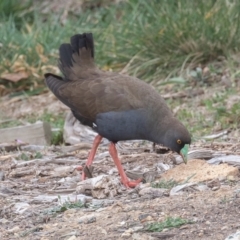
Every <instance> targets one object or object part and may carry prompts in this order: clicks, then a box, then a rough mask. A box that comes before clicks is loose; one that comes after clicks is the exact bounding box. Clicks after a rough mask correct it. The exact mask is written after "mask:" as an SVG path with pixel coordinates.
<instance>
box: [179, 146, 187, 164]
mask: <svg viewBox="0 0 240 240" xmlns="http://www.w3.org/2000/svg"><path fill="white" fill-rule="evenodd" d="M188 148H189V144H185V145H184V148H182V150H181V151H180V155H181V156H182V159H183V162H184V163H185V164H187V155H188Z"/></svg>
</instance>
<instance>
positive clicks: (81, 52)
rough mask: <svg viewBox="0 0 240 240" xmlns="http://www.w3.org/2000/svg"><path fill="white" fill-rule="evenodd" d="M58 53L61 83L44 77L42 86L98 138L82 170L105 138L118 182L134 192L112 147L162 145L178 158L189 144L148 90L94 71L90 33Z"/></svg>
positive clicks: (159, 100) (115, 75)
mask: <svg viewBox="0 0 240 240" xmlns="http://www.w3.org/2000/svg"><path fill="white" fill-rule="evenodd" d="M59 53H60V59H59V68H60V70H61V71H62V73H63V75H64V77H63V78H61V77H59V76H56V75H53V74H50V73H47V74H45V79H46V84H47V86H48V87H49V89H50V90H51V91H52V92H53V93H54V94H55V95H56V97H57V98H58V99H59V100H61V101H62V102H63V103H64V104H65V105H67V106H68V107H69V108H70V109H71V110H72V112H73V114H74V116H75V117H76V118H77V119H78V120H79V121H80V122H81V123H82V124H85V125H88V126H90V127H92V128H93V129H94V130H95V131H96V132H98V134H99V136H98V137H97V138H96V141H95V143H94V147H93V149H92V151H91V153H90V155H89V158H88V162H87V165H90V164H91V163H92V161H93V158H94V155H95V152H96V149H97V147H98V145H99V143H100V141H101V138H102V137H105V138H107V139H109V140H110V141H111V142H112V144H110V149H109V151H110V154H111V155H112V157H113V159H114V161H115V163H116V165H117V167H118V170H119V173H120V175H121V178H122V182H123V183H124V184H125V185H126V186H134V185H136V184H135V183H133V182H129V181H128V179H127V177H126V175H125V173H124V171H123V169H122V166H121V164H120V161H119V159H118V157H117V153H116V149H115V143H116V142H117V141H122V140H132V139H144V140H149V141H152V142H154V143H161V144H164V145H165V146H167V147H169V148H170V149H172V150H173V151H176V152H178V153H180V151H181V149H183V147H184V146H185V144H190V142H191V138H190V135H189V133H188V131H187V129H186V128H185V127H184V126H183V125H182V124H181V123H180V122H179V121H178V120H177V119H176V118H175V117H174V116H173V114H172V111H171V110H170V109H169V108H168V106H167V105H166V103H165V101H164V99H163V98H162V97H161V96H160V95H159V94H158V93H157V92H156V91H155V90H154V88H153V87H151V86H150V85H148V84H146V83H145V82H143V81H141V80H139V79H137V78H134V77H130V76H127V75H123V74H119V73H112V72H104V71H101V70H99V69H98V68H97V67H96V65H95V63H94V44H93V37H92V34H91V33H84V34H78V35H75V36H73V37H72V38H71V44H62V45H61V46H60V48H59ZM83 178H85V175H84V174H83Z"/></svg>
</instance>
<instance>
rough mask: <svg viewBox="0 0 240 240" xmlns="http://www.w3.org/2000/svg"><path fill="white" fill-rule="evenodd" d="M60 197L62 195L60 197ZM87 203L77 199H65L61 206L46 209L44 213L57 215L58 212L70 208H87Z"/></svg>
mask: <svg viewBox="0 0 240 240" xmlns="http://www.w3.org/2000/svg"><path fill="white" fill-rule="evenodd" d="M59 199H60V197H59ZM85 207H86V205H85V204H84V203H82V202H81V201H80V200H77V201H74V202H72V201H65V202H64V203H61V204H60V205H59V206H56V207H53V208H49V209H45V210H44V213H45V214H48V215H56V214H57V213H62V212H65V211H66V210H68V209H73V208H74V209H78V208H85Z"/></svg>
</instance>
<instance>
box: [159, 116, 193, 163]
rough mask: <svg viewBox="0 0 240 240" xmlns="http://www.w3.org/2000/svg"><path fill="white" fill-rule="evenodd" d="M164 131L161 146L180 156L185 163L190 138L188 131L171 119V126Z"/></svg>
mask: <svg viewBox="0 0 240 240" xmlns="http://www.w3.org/2000/svg"><path fill="white" fill-rule="evenodd" d="M166 129H167V130H166V132H165V134H164V138H163V144H164V145H165V146H166V147H168V148H170V149H171V150H172V151H174V152H177V153H178V154H180V155H181V156H182V158H183V161H184V162H185V163H186V162H187V153H188V147H189V144H190V143H191V136H190V134H189V132H188V130H187V129H186V127H185V126H184V125H183V124H182V123H180V122H179V121H178V120H177V119H172V121H171V125H170V126H169V127H168V128H166Z"/></svg>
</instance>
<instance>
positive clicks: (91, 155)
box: [79, 135, 102, 180]
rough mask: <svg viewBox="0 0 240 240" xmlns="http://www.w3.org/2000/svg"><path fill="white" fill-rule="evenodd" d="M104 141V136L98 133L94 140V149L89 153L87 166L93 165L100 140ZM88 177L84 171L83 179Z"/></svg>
mask: <svg viewBox="0 0 240 240" xmlns="http://www.w3.org/2000/svg"><path fill="white" fill-rule="evenodd" d="M101 141H102V136H100V135H97V136H96V137H95V139H94V142H93V146H92V149H91V151H90V153H89V155H88V159H87V162H86V166H90V165H92V162H93V159H94V157H95V154H96V151H97V148H98V146H99V144H100V142H101ZM79 169H80V168H79ZM85 179H86V176H85V173H84V171H83V172H82V180H85Z"/></svg>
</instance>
